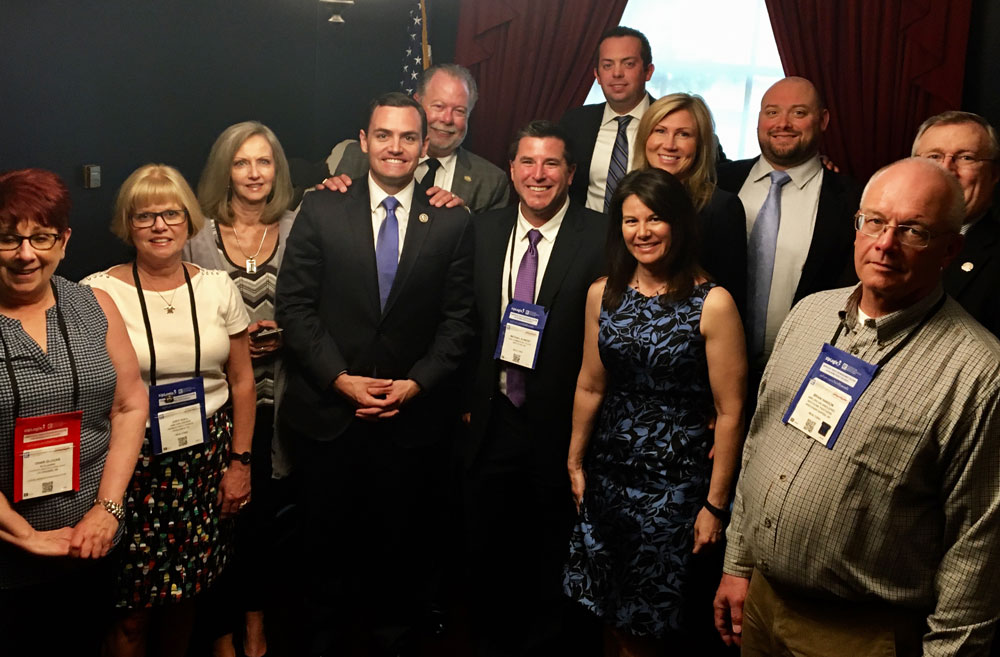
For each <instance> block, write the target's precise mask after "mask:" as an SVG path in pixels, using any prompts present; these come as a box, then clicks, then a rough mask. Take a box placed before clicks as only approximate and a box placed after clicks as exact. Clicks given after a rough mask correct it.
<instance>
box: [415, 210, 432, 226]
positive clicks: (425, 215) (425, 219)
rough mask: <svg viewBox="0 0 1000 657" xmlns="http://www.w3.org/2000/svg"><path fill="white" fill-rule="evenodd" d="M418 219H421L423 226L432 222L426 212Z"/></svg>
mask: <svg viewBox="0 0 1000 657" xmlns="http://www.w3.org/2000/svg"><path fill="white" fill-rule="evenodd" d="M417 219H419V220H420V223H422V224H426V223H427V222H428V221H430V220H431V218H430V217H428V216H427V213H426V212H421V213H420V216H419V217H417Z"/></svg>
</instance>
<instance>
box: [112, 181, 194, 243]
mask: <svg viewBox="0 0 1000 657" xmlns="http://www.w3.org/2000/svg"><path fill="white" fill-rule="evenodd" d="M160 203H178V204H180V205H181V206H183V207H184V209H185V210H187V213H188V236H194V235H197V234H198V231H200V230H201V229H202V227H204V225H205V217H204V215H202V213H201V208H200V207H199V206H198V199H196V198H195V196H194V192H193V191H191V186H190V185H188V184H187V181H186V180H184V176H182V175H181V173H180V171H178V170H177V169H175V168H173V167H171V166H167V165H166V164H146V165H144V166H141V167H139V168H138V169H136V170H135V171H133V172H132V175H130V176H129V177H128V178H126V179H125V182H123V183H122V186H121V189H119V190H118V198H117V199H116V200H115V211H114V214H113V215H112V217H111V232H112V233H114V234H115V235H117V236H118V237H119V238H121V240H122V241H124V242H125V243H126V244H132V231H131V230H130V227H131V225H130V223H129V219H130V218H131V216H132V214H133V213H134V212H135V211H136V210H138V209H139V208H142V207H146V206H149V205H156V204H160Z"/></svg>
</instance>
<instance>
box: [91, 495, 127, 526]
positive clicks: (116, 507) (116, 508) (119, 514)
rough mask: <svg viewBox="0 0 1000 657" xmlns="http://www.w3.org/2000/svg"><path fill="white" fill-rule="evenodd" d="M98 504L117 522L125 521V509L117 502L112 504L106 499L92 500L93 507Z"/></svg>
mask: <svg viewBox="0 0 1000 657" xmlns="http://www.w3.org/2000/svg"><path fill="white" fill-rule="evenodd" d="M98 504H100V505H101V506H103V507H104V510H105V511H107V512H108V513H110V514H111V515H113V516H114V517H115V519H116V520H117V521H118V522H121V521H122V520H124V519H125V507H124V506H122V505H121V504H119V503H118V502H113V501H111V500H109V499H107V498H104V497H99V498H97V499H96V500H94V506H97V505H98Z"/></svg>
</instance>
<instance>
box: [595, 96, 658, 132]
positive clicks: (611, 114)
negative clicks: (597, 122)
mask: <svg viewBox="0 0 1000 657" xmlns="http://www.w3.org/2000/svg"><path fill="white" fill-rule="evenodd" d="M648 109H649V94H643V95H642V100H641V101H639V104H638V105H636V106H635V107H633V108H632V109H631V110H629V111H628V112H626V113H625V114H628V115H629V116H631V117H632V120H631V121H629V127H630V128H631V127H632V126H633V125H634V126H637V127H638V125H639V121H641V120H642V115H643V114H645V113H646V110H648ZM625 114H618V113H617V112H615V111H614V110H613V109H611V105H609V104H608V103H607V102H605V103H604V118H602V119H601V125H607V124H608V123H609V122H611V121H614V120H615V119H616V118H618V117H619V116H625Z"/></svg>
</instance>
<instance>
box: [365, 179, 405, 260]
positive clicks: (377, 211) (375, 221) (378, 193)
mask: <svg viewBox="0 0 1000 657" xmlns="http://www.w3.org/2000/svg"><path fill="white" fill-rule="evenodd" d="M413 186H414V183H413V181H412V180H411V181H410V184H409V185H407V186H406V187H404V188H403V189H401V190H400V191H399V193H398V194H387V193H386V191H385V190H384V189H382V188H381V187H379V186H378V183H376V182H375V180H374V179H373V178H372V174H371V173H369V174H368V197H369V198H370V199H371V204H372V234H373V235H374V238H375V239H374V242H373V244H374V245H375V247H376V248H377V247H378V229H379V228H381V227H382V222H383V221H385V208H384V207H382V201H383V200H385V197H387V196H395V197H396V200H397V201H399V206H398V207H397V208H396V223H398V224H399V252H398V253H396V262H399V256H400V254H401V253H402V252H403V240H404V239H405V238H406V224H407V222H408V220H409V218H410V210H411V209H412V208H413Z"/></svg>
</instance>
